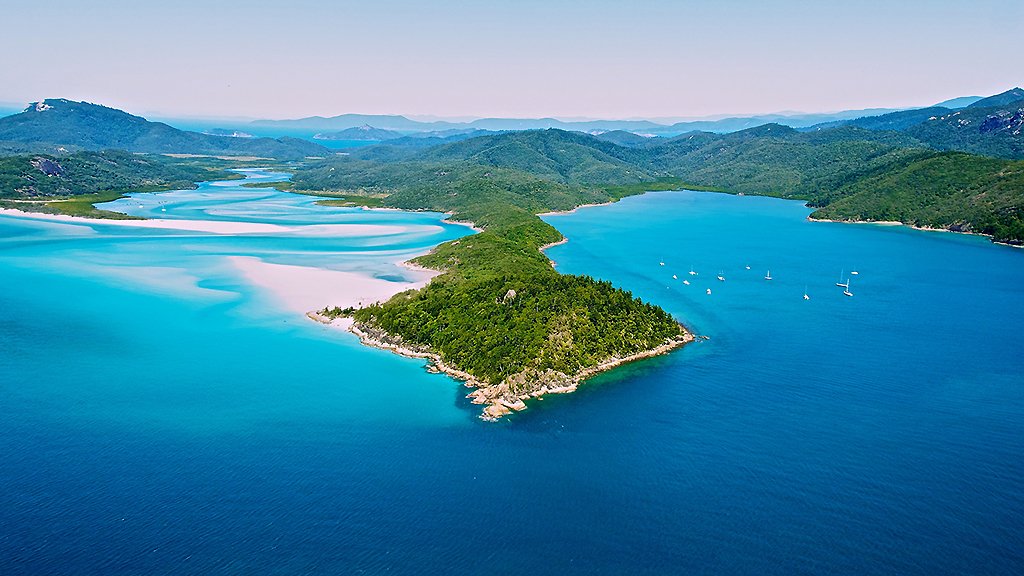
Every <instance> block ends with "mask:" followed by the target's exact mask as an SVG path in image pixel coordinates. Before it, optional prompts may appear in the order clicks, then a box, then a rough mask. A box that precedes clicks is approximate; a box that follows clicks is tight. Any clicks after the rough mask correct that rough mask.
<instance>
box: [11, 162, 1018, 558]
mask: <svg viewBox="0 0 1024 576" xmlns="http://www.w3.org/2000/svg"><path fill="white" fill-rule="evenodd" d="M251 176H252V177H256V178H259V177H263V178H268V179H269V178H273V177H274V175H267V174H261V173H255V174H252V175H251ZM312 202H313V199H311V198H308V197H302V196H296V195H291V194H283V193H279V192H275V191H270V190H254V189H247V188H240V187H238V186H237V185H236V183H211V184H206V185H203V186H202V187H201V188H200V189H199V190H195V191H182V192H172V193H164V194H152V195H140V196H139V197H137V198H135V199H133V200H127V201H120V204H119V207H120V208H122V209H126V210H129V211H131V212H133V213H138V214H144V215H148V216H157V217H161V218H168V219H175V218H177V219H186V220H200V219H202V220H210V219H215V220H228V221H242V222H272V223H276V224H279V225H282V226H291V227H297V228H298V229H297V230H289V231H286V232H281V233H263V234H250V235H245V236H217V235H213V234H205V233H196V232H180V231H177V232H175V231H168V230H153V229H138V228H123V227H121V228H118V227H116V226H113V225H94V226H81V225H69V224H65V223H46V222H39V221H28V220H24V219H19V218H12V217H6V216H0V279H2V280H3V285H4V289H3V290H2V291H0V349H2V350H3V353H2V354H0V409H2V410H3V413H4V417H3V418H2V419H0V462H2V465H0V488H2V490H0V526H2V527H3V528H2V534H0V572H2V573H4V574H41V573H42V574H47V573H53V574H253V573H259V574H339V573H366V574H380V573H393V574H394V573H397V574H418V573H423V574H436V573H439V572H442V573H452V574H476V573H481V572H497V573H523V572H532V573H540V574H547V573H558V574H565V573H573V574H594V573H598V574H678V573H698V574H699V573H707V574H722V573H728V574H780V575H781V574H795V573H799V574H820V573H833V574H864V573H882V574H967V573H970V574H977V573H985V574H1014V573H1019V572H1021V571H1022V569H1024V554H1022V550H1024V539H1022V536H1021V535H1022V534H1024V520H1022V518H1024V480H1022V479H1024V417H1022V409H1024V376H1022V374H1024V371H1022V368H1024V357H1022V355H1021V354H1020V350H1021V349H1022V346H1021V344H1022V342H1021V339H1022V338H1021V333H1020V329H1019V327H1020V325H1021V321H1022V320H1024V306H1022V304H1024V302H1022V291H1021V289H1020V287H1021V286H1022V285H1024V252H1022V251H1019V250H1013V249H1010V248H1005V247H1000V246H992V245H990V244H989V243H988V242H987V241H985V240H984V239H979V238H972V237H964V236H955V235H951V234H941V233H924V232H915V231H912V230H907V229H905V228H894V227H880V226H851V225H842V224H825V223H809V222H806V221H805V220H804V217H805V216H806V214H807V210H806V209H805V208H803V207H802V206H800V205H799V204H797V203H793V202H786V201H780V200H773V199H766V198H755V197H735V196H726V195H715V194H705V193H689V192H686V193H652V194H648V195H645V196H642V197H634V198H628V199H626V200H624V201H622V202H620V203H618V204H615V205H611V206H605V207H598V208H588V209H583V210H580V211H578V212H577V213H575V214H572V215H566V216H552V217H549V218H548V220H549V221H550V222H551V223H552V224H554V225H555V226H556V227H558V228H559V229H560V230H561V231H563V233H565V234H566V236H567V237H568V238H569V239H570V242H569V243H568V244H566V245H563V246H558V247H555V248H553V249H551V250H549V252H548V254H549V255H550V256H551V257H552V259H554V260H555V261H556V262H557V263H558V267H559V269H560V270H562V271H564V272H572V273H586V274H592V275H595V276H598V277H601V278H605V279H609V280H612V281H614V282H615V283H616V284H618V285H620V286H623V287H625V288H628V289H631V290H633V291H634V292H635V293H636V294H638V295H641V296H643V297H645V298H647V299H649V300H651V301H654V302H656V303H658V304H660V305H662V306H665V307H666V308H667V309H669V310H670V311H672V312H673V313H674V314H676V315H677V316H678V317H679V318H680V319H682V320H683V321H685V322H686V323H687V324H688V325H690V326H691V327H692V328H693V329H694V330H695V331H697V332H699V333H701V334H705V335H708V336H709V337H710V339H709V340H708V341H706V342H703V343H699V344H694V345H691V346H688V347H686V348H685V349H683V350H682V351H680V352H679V353H676V354H672V355H670V356H666V357H660V358H657V359H653V360H650V361H646V362H641V363H637V364H633V365H630V366H628V367H625V368H623V369H620V370H616V371H614V372H612V373H608V374H604V375H602V376H599V377H598V378H595V379H594V380H592V381H591V382H590V383H588V385H586V386H584V387H583V388H582V389H581V390H580V391H579V392H577V393H575V394H573V395H569V396H557V397H552V398H549V399H546V400H544V401H537V402H533V403H532V405H531V407H530V409H529V410H527V411H526V412H523V413H521V414H517V415H515V416H514V417H513V418H509V419H507V420H505V421H502V422H499V423H497V424H488V423H484V422H481V421H479V420H478V419H477V418H476V415H477V413H478V407H475V406H472V405H469V404H468V403H467V402H466V401H465V399H464V398H463V396H464V393H465V389H464V388H462V387H461V386H460V385H459V384H458V383H456V382H454V381H452V380H450V379H448V378H446V377H444V376H440V375H430V374H427V373H425V372H424V371H423V369H422V364H421V363H419V362H416V361H412V360H408V359H403V358H399V357H396V356H394V355H391V354H389V353H385V352H382V351H378V350H373V349H368V348H364V347H361V346H360V345H358V344H357V343H356V342H355V341H354V339H353V338H351V337H349V336H347V335H346V334H344V333H339V332H338V331H335V330H330V329H327V328H324V327H321V326H319V325H316V324H314V323H312V322H309V321H307V320H305V319H303V318H302V317H301V316H300V315H297V314H296V313H295V312H294V311H291V310H288V309H285V308H283V307H282V306H281V305H280V304H279V303H278V302H277V301H276V300H275V299H274V297H273V294H270V293H268V292H266V291H265V290H263V289H261V288H260V287H258V286H252V285H250V284H248V283H247V282H246V280H245V279H244V278H243V277H242V276H240V275H239V274H238V272H237V270H235V269H234V268H233V267H232V266H231V265H230V264H229V263H227V262H226V260H225V257H226V256H232V255H246V256H254V257H257V258H261V259H263V260H265V261H267V262H272V263H281V264H293V265H314V264H316V265H323V266H327V267H330V268H332V269H336V270H343V271H356V272H360V273H364V274H370V275H375V276H377V277H381V278H386V279H394V280H398V279H401V278H402V277H403V274H404V273H403V271H402V269H401V268H398V267H396V266H395V265H394V262H395V261H397V260H402V259H405V258H408V257H409V256H410V255H412V254H415V253H419V252H422V251H423V250H425V249H427V248H429V246H431V245H433V244H436V243H438V242H441V241H444V240H447V239H451V238H456V237H459V236H461V235H464V234H466V233H467V232H468V230H467V229H466V228H464V227H461V226H451V225H445V224H443V223H442V222H441V218H442V216H441V215H438V214H432V213H403V212H389V211H363V210H358V209H339V208H325V207H319V206H315V205H313V204H312ZM140 204H141V205H142V207H141V208H140V207H139V205H140ZM164 210H166V212H165V211H164ZM345 223H358V224H364V223H371V224H376V225H382V226H391V227H399V228H400V229H401V230H400V231H397V232H396V231H395V230H391V231H390V232H388V233H373V234H364V235H357V236H346V237H338V236H336V235H330V234H323V233H320V232H317V231H316V229H306V228H303V227H302V225H306V224H327V225H330V224H345ZM389 230H390V229H389ZM661 261H663V262H665V266H660V265H659V262H661ZM746 265H750V266H751V270H749V271H748V270H746V269H745V266H746ZM690 266H693V267H694V269H695V270H697V271H699V272H700V274H699V276H696V277H691V276H689V275H688V274H686V272H688V271H689V269H690ZM769 268H770V269H771V273H772V276H773V277H774V280H772V281H770V282H768V281H765V280H763V276H764V275H765V272H766V271H767V270H768V269H769ZM843 268H845V269H846V270H847V271H849V270H850V269H851V268H855V269H857V270H858V271H859V272H860V274H859V275H857V276H853V277H852V278H853V283H852V287H851V290H852V291H853V292H854V294H855V296H854V297H852V298H849V297H844V296H843V295H842V294H841V289H840V288H837V287H835V286H834V284H835V282H836V281H837V279H838V278H839V276H840V271H841V269H843ZM719 271H721V272H722V274H723V275H724V276H725V277H726V281H725V282H719V281H717V280H715V278H714V276H715V275H717V274H718V273H719ZM672 274H676V275H677V276H678V279H677V280H672V278H671V275H672ZM684 278H685V279H689V280H690V281H691V282H692V285H691V286H684V285H683V284H682V280H683V279H684ZM708 287H710V288H712V292H713V293H712V295H710V296H709V295H707V294H706V293H705V289H706V288H708ZM805 287H806V291H807V293H808V294H809V295H810V296H811V300H809V301H805V300H803V298H802V295H803V293H804V291H805Z"/></svg>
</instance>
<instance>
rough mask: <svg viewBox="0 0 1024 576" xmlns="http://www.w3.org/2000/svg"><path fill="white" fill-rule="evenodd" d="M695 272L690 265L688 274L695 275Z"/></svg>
mask: <svg viewBox="0 0 1024 576" xmlns="http://www.w3.org/2000/svg"><path fill="white" fill-rule="evenodd" d="M696 275H697V273H696V272H694V271H693V266H690V276H696Z"/></svg>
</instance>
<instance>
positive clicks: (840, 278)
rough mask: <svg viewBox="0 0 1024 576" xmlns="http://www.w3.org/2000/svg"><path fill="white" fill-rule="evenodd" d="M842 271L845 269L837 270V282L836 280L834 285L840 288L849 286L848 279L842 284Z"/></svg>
mask: <svg viewBox="0 0 1024 576" xmlns="http://www.w3.org/2000/svg"><path fill="white" fill-rule="evenodd" d="M843 272H845V270H840V271H839V282H836V286H839V287H840V288H849V287H850V280H849V279H847V280H846V284H843Z"/></svg>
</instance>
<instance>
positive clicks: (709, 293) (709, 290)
mask: <svg viewBox="0 0 1024 576" xmlns="http://www.w3.org/2000/svg"><path fill="white" fill-rule="evenodd" d="M710 295H711V288H708V296H710Z"/></svg>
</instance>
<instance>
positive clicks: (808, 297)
mask: <svg viewBox="0 0 1024 576" xmlns="http://www.w3.org/2000/svg"><path fill="white" fill-rule="evenodd" d="M810 299H811V297H810V296H808V295H807V286H804V300H810Z"/></svg>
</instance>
